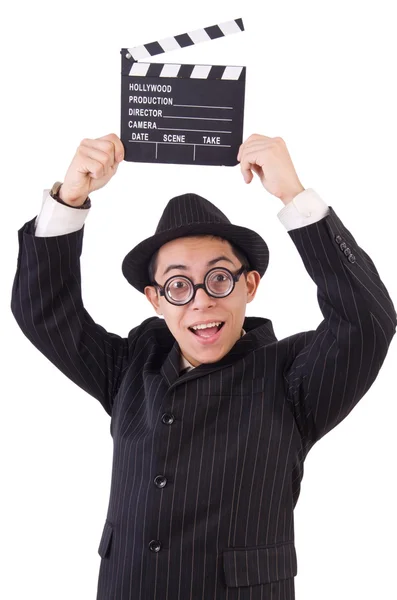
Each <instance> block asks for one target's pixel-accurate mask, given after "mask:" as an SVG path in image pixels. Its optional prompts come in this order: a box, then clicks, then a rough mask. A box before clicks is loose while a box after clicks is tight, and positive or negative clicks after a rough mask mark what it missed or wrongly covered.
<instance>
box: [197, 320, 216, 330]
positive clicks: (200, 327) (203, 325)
mask: <svg viewBox="0 0 397 600" xmlns="http://www.w3.org/2000/svg"><path fill="white" fill-rule="evenodd" d="M221 323H222V321H214V322H213V323H207V324H206V325H205V324H201V325H194V326H193V327H191V329H207V327H216V326H217V325H221Z"/></svg>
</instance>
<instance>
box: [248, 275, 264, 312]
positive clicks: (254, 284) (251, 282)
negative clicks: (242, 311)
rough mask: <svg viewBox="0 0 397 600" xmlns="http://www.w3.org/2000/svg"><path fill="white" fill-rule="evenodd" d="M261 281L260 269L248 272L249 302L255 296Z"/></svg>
mask: <svg viewBox="0 0 397 600" xmlns="http://www.w3.org/2000/svg"><path fill="white" fill-rule="evenodd" d="M260 281H261V276H260V274H259V273H258V271H249V273H247V283H246V285H247V304H248V303H249V302H252V300H253V299H254V298H255V295H256V292H257V289H258V286H259V284H260Z"/></svg>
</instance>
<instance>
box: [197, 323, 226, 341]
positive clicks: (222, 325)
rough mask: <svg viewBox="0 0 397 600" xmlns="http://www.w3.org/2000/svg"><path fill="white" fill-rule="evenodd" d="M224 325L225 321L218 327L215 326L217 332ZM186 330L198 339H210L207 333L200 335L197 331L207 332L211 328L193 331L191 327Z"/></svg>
mask: <svg viewBox="0 0 397 600" xmlns="http://www.w3.org/2000/svg"><path fill="white" fill-rule="evenodd" d="M224 324H225V321H222V323H221V324H220V325H217V326H216V329H217V331H220V330H221V329H222V327H223V326H224ZM188 329H189V331H191V332H192V333H193V334H194V335H196V336H198V337H203V338H205V337H211V336H210V335H209V334H208V333H207V335H201V334H199V333H198V332H199V331H204V332H206V331H207V332H208V331H209V329H211V328H204V329H197V330H194V329H192V327H189V328H188ZM212 329H215V328H212Z"/></svg>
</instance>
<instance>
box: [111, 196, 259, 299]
mask: <svg viewBox="0 0 397 600" xmlns="http://www.w3.org/2000/svg"><path fill="white" fill-rule="evenodd" d="M205 234H209V235H217V236H219V237H222V238H224V239H226V240H228V241H230V242H232V243H233V244H234V245H236V246H238V247H239V248H240V249H241V250H242V251H243V252H244V253H245V254H246V256H247V258H248V260H249V263H250V270H252V271H258V272H259V274H260V276H261V277H262V276H263V275H264V273H265V271H266V269H267V266H268V264H269V249H268V247H267V244H266V242H265V240H263V239H262V238H261V236H260V235H258V234H257V233H256V232H255V231H252V230H251V229H247V228H246V227H240V226H239V225H233V224H232V223H231V222H230V221H229V219H228V218H227V217H226V215H224V214H223V212H222V211H220V210H219V208H217V207H216V206H215V205H214V204H212V202H209V200H206V199H205V198H203V197H202V196H199V195H198V194H193V193H190V194H182V195H180V196H175V198H171V200H170V201H169V202H168V204H167V206H166V207H165V209H164V212H163V214H162V216H161V219H160V221H159V223H158V225H157V229H156V232H155V234H154V235H152V236H151V237H149V238H147V239H146V240H143V241H142V242H140V243H139V244H138V245H137V246H135V247H134V248H133V249H132V250H130V252H128V254H127V255H126V256H125V257H124V259H123V262H122V265H121V269H122V272H123V275H124V277H125V278H126V279H127V281H128V282H129V283H130V284H131V285H132V286H133V287H135V288H136V289H137V290H139V291H140V292H142V293H144V289H145V287H146V286H147V285H152V282H151V281H149V273H148V266H149V262H150V259H151V257H152V255H153V254H154V253H155V252H156V250H158V249H159V248H160V247H161V246H162V245H163V244H166V243H167V242H170V241H171V240H175V239H176V238H180V237H185V236H189V235H205Z"/></svg>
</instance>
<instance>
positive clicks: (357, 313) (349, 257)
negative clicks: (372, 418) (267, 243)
mask: <svg viewBox="0 0 397 600" xmlns="http://www.w3.org/2000/svg"><path fill="white" fill-rule="evenodd" d="M329 210H330V212H329V215H327V216H326V217H324V218H323V219H321V220H320V221H318V222H317V223H313V224H311V225H308V226H307V227H301V228H298V229H293V230H290V231H288V234H289V235H290V237H291V239H292V241H293V243H294V244H295V246H296V248H297V249H298V251H299V253H300V255H301V258H302V260H303V263H304V266H305V268H306V270H307V272H308V273H309V275H310V277H311V278H312V279H313V281H314V282H315V284H316V286H317V299H318V303H319V306H320V309H321V312H322V314H323V316H324V319H323V320H322V321H321V323H320V325H319V326H318V327H317V329H316V330H312V331H307V332H303V333H299V334H296V335H294V336H291V337H290V338H288V342H289V347H288V355H287V361H286V364H285V366H284V372H283V379H284V383H285V389H286V394H287V399H288V402H289V403H290V406H291V409H292V411H293V414H294V417H295V421H296V423H297V426H298V428H299V431H300V434H301V436H302V440H303V447H304V449H305V454H307V453H308V452H309V450H310V448H311V447H312V446H313V445H314V443H315V442H316V441H318V440H319V439H320V438H321V437H322V436H324V435H325V434H326V433H328V432H329V431H330V430H331V429H333V428H334V427H335V426H336V425H338V423H340V422H341V421H342V420H343V419H344V418H345V417H346V416H347V415H348V414H349V413H350V411H351V410H352V409H353V408H354V406H355V405H356V404H357V403H358V401H359V400H360V399H361V398H362V397H363V396H364V394H365V393H366V392H367V391H368V390H369V388H370V387H371V385H372V384H373V382H374V381H375V379H376V377H377V374H378V372H379V370H380V368H381V366H382V364H383V361H384V360H385V357H386V354H387V351H388V347H389V345H390V342H391V340H392V338H393V336H394V334H395V331H396V323H397V315H396V311H395V308H394V305H393V302H392V300H391V298H390V296H389V294H388V292H387V289H386V287H385V286H384V284H383V283H382V281H381V279H380V277H379V274H378V271H377V270H376V268H375V265H374V263H373V262H372V260H371V258H370V257H369V256H368V254H366V252H365V251H364V250H363V249H362V248H360V246H359V245H358V244H357V242H356V240H355V239H354V237H353V236H352V234H351V233H350V231H348V230H347V229H346V227H345V226H344V225H343V223H342V221H341V220H340V219H339V217H338V216H337V214H336V213H335V211H334V210H333V208H332V207H331V206H330V207H329Z"/></svg>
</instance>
